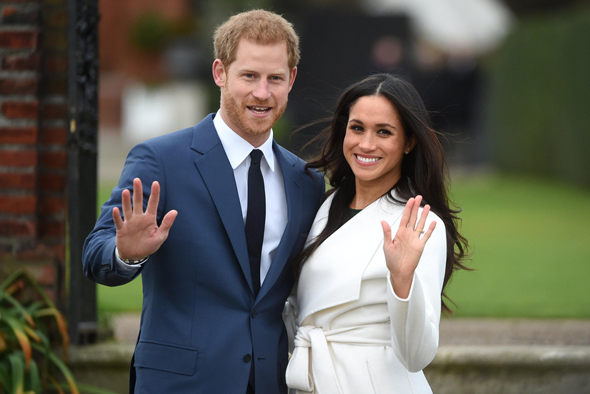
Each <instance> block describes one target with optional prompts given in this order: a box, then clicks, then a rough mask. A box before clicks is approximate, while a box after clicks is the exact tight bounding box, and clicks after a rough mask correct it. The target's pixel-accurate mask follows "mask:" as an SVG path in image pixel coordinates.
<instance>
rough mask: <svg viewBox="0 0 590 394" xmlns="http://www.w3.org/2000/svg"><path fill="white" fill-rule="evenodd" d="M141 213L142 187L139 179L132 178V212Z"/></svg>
mask: <svg viewBox="0 0 590 394" xmlns="http://www.w3.org/2000/svg"><path fill="white" fill-rule="evenodd" d="M142 213H143V187H142V186H141V179H139V178H135V179H134V180H133V214H135V215H141V214H142Z"/></svg>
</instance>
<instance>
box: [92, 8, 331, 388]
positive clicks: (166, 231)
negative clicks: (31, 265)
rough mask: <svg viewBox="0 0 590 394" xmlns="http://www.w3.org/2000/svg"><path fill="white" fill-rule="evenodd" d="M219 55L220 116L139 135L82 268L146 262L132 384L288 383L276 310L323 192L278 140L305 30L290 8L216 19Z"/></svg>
mask: <svg viewBox="0 0 590 394" xmlns="http://www.w3.org/2000/svg"><path fill="white" fill-rule="evenodd" d="M215 55H216V60H215V61H214V63H213V78H214V80H215V83H216V84H217V86H219V87H220V89H221V106H220V109H219V111H218V112H217V114H212V115H209V116H207V117H206V118H205V119H204V120H202V121H201V122H200V123H199V124H198V125H196V126H194V127H192V128H189V129H184V130H180V131H178V132H175V133H172V134H168V135H165V136H162V137H157V138H154V139H151V140H148V141H146V142H144V143H142V144H139V145H138V146H136V147H134V148H133V149H132V150H131V152H130V153H129V156H128V157H127V161H126V163H125V167H124V169H123V173H122V175H121V179H120V181H119V184H118V185H117V187H116V188H115V189H114V190H113V193H112V197H111V199H110V200H109V201H107V202H106V203H105V204H104V206H103V207H102V212H101V215H100V218H99V219H98V222H97V224H96V226H95V228H94V230H93V231H92V233H91V234H90V235H89V236H88V238H87V239H86V242H85V245H84V255H83V260H84V261H83V263H84V272H85V274H86V276H87V277H88V278H90V279H92V280H94V281H96V282H98V283H101V284H105V285H107V286H116V285H121V284H124V283H127V282H129V281H131V280H132V279H134V278H135V277H137V276H138V275H139V274H140V273H141V274H142V280H143V295H144V299H143V308H142V317H141V328H140V333H139V338H138V342H137V346H136V349H135V354H134V358H133V360H132V368H131V382H130V391H131V392H136V393H142V394H144V393H158V394H161V393H207V394H213V393H215V394H232V393H236V394H245V393H259V394H267V393H271V394H272V393H286V391H287V388H286V385H285V378H284V376H285V368H286V365H287V335H286V331H285V327H284V324H283V321H282V318H281V311H282V309H283V306H284V304H285V300H286V298H287V296H288V295H289V293H290V291H291V288H292V285H293V273H292V271H293V269H292V267H291V265H292V262H293V259H294V258H295V257H296V255H297V254H298V253H299V252H300V250H301V248H302V247H303V244H304V242H305V238H306V236H307V233H308V231H309V228H310V226H311V223H312V221H313V218H314V215H315V213H316V210H317V208H318V207H319V204H320V200H321V198H322V195H323V192H324V183H323V180H322V179H321V177H320V175H319V174H317V173H308V172H306V171H305V170H304V163H303V162H302V161H301V160H299V159H298V158H297V157H296V156H294V155H292V154H291V153H289V152H288V151H287V150H285V149H283V148H282V147H280V146H278V145H277V144H276V143H275V142H274V141H273V140H272V130H271V127H272V126H273V125H274V124H275V122H276V121H277V120H278V119H279V118H280V116H281V115H282V113H283V111H284V110H285V106H286V104H287V96H288V93H289V91H290V90H291V87H292V86H293V82H294V80H295V76H296V74H297V67H296V65H297V62H298V60H299V51H298V38H297V36H296V34H295V32H294V31H293V29H292V26H291V25H290V23H288V22H287V21H285V20H284V19H283V18H282V17H280V16H278V15H276V14H273V13H270V12H266V11H262V10H255V11H250V12H246V13H242V14H238V15H236V16H233V17H232V18H230V19H229V20H228V21H227V22H226V23H224V24H223V25H221V26H220V27H219V28H218V29H217V31H216V33H215ZM150 184H151V193H148V192H147V191H145V193H144V190H143V188H142V185H150ZM130 188H133V195H132V196H131V193H130V191H129V190H128V189H130ZM132 201H133V203H132ZM144 207H145V212H144ZM121 210H122V215H121Z"/></svg>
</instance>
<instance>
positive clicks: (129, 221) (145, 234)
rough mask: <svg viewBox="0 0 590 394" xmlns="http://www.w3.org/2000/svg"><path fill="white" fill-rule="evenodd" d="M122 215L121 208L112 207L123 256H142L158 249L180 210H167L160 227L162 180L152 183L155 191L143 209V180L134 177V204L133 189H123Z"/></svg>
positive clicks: (137, 257)
mask: <svg viewBox="0 0 590 394" xmlns="http://www.w3.org/2000/svg"><path fill="white" fill-rule="evenodd" d="M121 200H122V204H123V207H122V208H123V217H124V220H123V218H121V212H119V208H117V207H115V208H113V220H114V221H115V227H116V229H117V250H118V252H119V256H120V257H121V258H122V259H128V260H139V259H141V258H143V257H146V256H149V255H151V254H153V253H154V252H156V251H157V250H158V249H159V248H160V246H161V245H162V244H163V243H164V241H165V240H166V238H168V231H169V230H170V227H172V224H173V223H174V220H175V219H176V215H177V214H178V212H177V211H176V210H171V211H170V212H168V213H167V214H166V215H165V216H164V219H162V223H161V225H160V227H158V224H157V221H156V219H157V211H158V202H159V201H160V184H159V183H158V182H157V181H154V182H153V183H152V192H151V194H150V198H149V200H148V203H147V209H146V211H145V212H143V187H142V185H141V180H140V179H139V178H135V179H134V180H133V206H132V205H131V193H130V192H129V190H123V193H122V196H121Z"/></svg>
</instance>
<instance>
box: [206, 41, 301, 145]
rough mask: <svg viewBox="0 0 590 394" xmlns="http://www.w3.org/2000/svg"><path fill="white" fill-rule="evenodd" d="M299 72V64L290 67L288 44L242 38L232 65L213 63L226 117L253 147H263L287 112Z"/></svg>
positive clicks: (222, 114) (229, 124)
mask: <svg viewBox="0 0 590 394" xmlns="http://www.w3.org/2000/svg"><path fill="white" fill-rule="evenodd" d="M296 74H297V67H295V68H294V69H293V70H289V66H288V56H287V44H286V43H284V42H283V43H280V44H268V45H261V44H257V43H255V42H253V41H249V40H245V39H242V40H241V41H240V42H239V43H238V49H237V51H236V58H235V60H234V62H233V63H231V64H230V66H229V67H227V66H224V65H223V63H221V61H220V60H219V59H217V60H215V62H214V63H213V77H214V79H215V83H216V84H217V86H219V87H220V88H221V116H222V118H223V120H224V121H225V123H227V125H228V126H229V127H230V128H231V129H232V130H233V131H234V132H236V133H237V134H238V135H240V136H241V137H242V138H244V139H245V140H246V141H248V142H250V143H251V144H252V145H253V146H256V147H258V146H260V145H261V144H262V143H263V142H264V141H266V139H267V138H268V133H269V132H270V129H271V128H272V126H273V125H274V124H275V123H276V122H277V121H278V120H279V118H280V117H281V115H282V114H283V112H285V108H286V107H287V100H288V95H289V91H291V87H292V86H293V81H294V80H295V75H296Z"/></svg>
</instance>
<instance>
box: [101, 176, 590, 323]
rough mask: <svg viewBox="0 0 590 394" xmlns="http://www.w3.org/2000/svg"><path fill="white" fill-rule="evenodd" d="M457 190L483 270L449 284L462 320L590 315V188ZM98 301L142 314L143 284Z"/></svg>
mask: <svg viewBox="0 0 590 394" xmlns="http://www.w3.org/2000/svg"><path fill="white" fill-rule="evenodd" d="M111 187H112V185H104V186H102V187H101V188H100V195H99V201H100V202H101V203H102V202H103V201H105V200H106V199H107V198H108V195H109V193H110V188H111ZM452 191H453V198H454V200H455V201H456V202H457V203H458V204H459V205H460V206H461V208H462V209H463V212H462V213H461V217H462V218H463V225H462V232H463V234H464V235H465V236H466V237H467V239H468V240H469V243H470V246H471V249H472V261H471V262H469V265H470V266H471V267H473V268H475V269H476V271H472V272H466V271H461V272H458V273H456V274H455V276H454V277H453V279H452V281H451V284H450V285H449V286H448V291H447V293H448V294H449V296H450V297H451V298H452V299H453V301H454V302H456V303H457V308H455V310H456V315H457V316H463V317H468V316H473V317H475V316H489V317H532V318H590V290H588V285H587V283H588V281H589V278H590V230H589V229H588V224H589V223H590V191H588V190H581V189H578V188H575V187H572V186H569V185H566V184H563V183H559V182H552V181H543V180H536V179H530V178H524V177H506V176H483V177H458V178H456V179H454V181H453V185H452ZM98 299H99V310H100V311H101V312H119V311H139V310H141V281H140V280H135V281H133V282H131V283H130V284H127V285H124V286H119V287H115V288H108V287H104V286H98Z"/></svg>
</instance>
